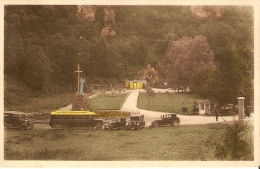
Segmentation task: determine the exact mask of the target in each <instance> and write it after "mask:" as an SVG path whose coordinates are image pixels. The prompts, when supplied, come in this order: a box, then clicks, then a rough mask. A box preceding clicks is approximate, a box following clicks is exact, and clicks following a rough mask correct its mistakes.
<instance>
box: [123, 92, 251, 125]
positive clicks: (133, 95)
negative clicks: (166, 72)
mask: <svg viewBox="0 0 260 169" xmlns="http://www.w3.org/2000/svg"><path fill="white" fill-rule="evenodd" d="M154 90H155V91H156V92H158V91H160V92H161V93H164V92H166V91H169V92H173V91H172V90H167V89H154ZM140 91H141V90H130V91H129V92H130V94H129V96H128V98H127V99H126V101H125V103H124V105H123V106H122V108H121V110H122V111H135V112H140V114H144V116H145V122H146V126H149V125H150V124H151V122H152V121H153V120H155V119H160V116H161V115H162V114H167V113H166V112H155V111H149V110H143V109H138V108H137V100H138V95H139V92H140ZM178 117H180V121H181V123H180V125H192V124H208V123H230V122H233V121H234V120H238V117H237V116H236V117H233V116H219V117H218V121H216V117H215V116H206V115H196V116H189V115H179V114H178ZM253 119H254V118H253V114H251V117H250V118H247V117H246V118H245V122H250V123H251V122H253Z"/></svg>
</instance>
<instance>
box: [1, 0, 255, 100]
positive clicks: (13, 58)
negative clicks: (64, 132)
mask: <svg viewBox="0 0 260 169" xmlns="http://www.w3.org/2000/svg"><path fill="white" fill-rule="evenodd" d="M253 51H254V48H253V7H251V6H211V7H209V6H192V7H191V6H59V5H55V6H53V5H7V6H5V11H4V75H5V79H4V80H5V86H10V84H12V85H14V84H16V85H14V86H26V87H24V88H23V89H24V90H25V91H24V92H26V91H30V92H31V93H51V92H55V91H57V90H59V91H61V90H65V89H67V90H70V89H71V88H72V86H74V85H75V83H76V74H75V73H74V71H75V70H76V66H77V64H78V63H79V64H80V65H81V68H82V69H83V72H84V73H83V76H84V77H86V81H87V83H88V84H89V83H120V82H123V81H124V80H125V79H133V78H135V77H136V74H137V73H138V71H140V70H141V69H142V68H143V67H145V66H146V65H147V64H150V65H151V66H152V67H155V69H156V71H158V74H159V77H160V78H159V79H160V80H161V82H160V83H163V82H164V81H167V83H168V84H169V85H177V86H188V87H190V88H191V89H192V91H193V92H194V93H196V94H200V95H202V96H204V97H209V98H211V99H213V100H216V101H219V102H221V103H226V102H234V100H236V98H237V97H238V96H244V97H246V98H250V99H246V101H250V100H251V101H252V99H253V86H252V84H253V76H254V74H253V66H254V65H253ZM18 84H19V85H18ZM54 89H55V90H54ZM10 92H11V91H10V90H6V87H5V101H8V100H10V97H9V96H10V95H11V93H10Z"/></svg>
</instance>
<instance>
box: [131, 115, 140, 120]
mask: <svg viewBox="0 0 260 169" xmlns="http://www.w3.org/2000/svg"><path fill="white" fill-rule="evenodd" d="M130 119H131V120H139V116H135V117H130Z"/></svg>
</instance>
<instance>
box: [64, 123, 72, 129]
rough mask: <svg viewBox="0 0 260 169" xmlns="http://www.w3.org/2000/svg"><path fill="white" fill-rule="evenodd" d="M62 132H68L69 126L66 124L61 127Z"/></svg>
mask: <svg viewBox="0 0 260 169" xmlns="http://www.w3.org/2000/svg"><path fill="white" fill-rule="evenodd" d="M62 128H63V130H68V129H69V128H70V125H69V124H68V123H66V124H63V125H62Z"/></svg>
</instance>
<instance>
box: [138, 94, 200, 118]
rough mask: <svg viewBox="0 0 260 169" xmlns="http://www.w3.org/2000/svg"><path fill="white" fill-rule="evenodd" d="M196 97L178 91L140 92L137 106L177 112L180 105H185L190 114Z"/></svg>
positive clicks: (179, 109)
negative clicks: (150, 93)
mask: <svg viewBox="0 0 260 169" xmlns="http://www.w3.org/2000/svg"><path fill="white" fill-rule="evenodd" d="M196 99H198V98H197V97H195V96H193V95H189V94H180V93H156V94H155V95H154V96H151V95H148V94H146V93H140V94H139V98H138V102H137V107H138V108H140V109H147V110H153V111H164V112H171V113H179V112H181V108H182V107H187V108H188V112H189V114H191V113H192V108H193V106H194V105H195V100H196Z"/></svg>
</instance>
